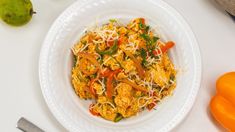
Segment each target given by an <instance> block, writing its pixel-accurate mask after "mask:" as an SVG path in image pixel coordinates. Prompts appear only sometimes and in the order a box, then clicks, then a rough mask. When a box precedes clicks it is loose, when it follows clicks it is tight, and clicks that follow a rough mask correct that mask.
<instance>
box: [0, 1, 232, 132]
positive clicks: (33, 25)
mask: <svg viewBox="0 0 235 132" xmlns="http://www.w3.org/2000/svg"><path fill="white" fill-rule="evenodd" d="M165 1H166V2H167V3H169V4H170V5H171V6H173V7H174V8H175V9H176V10H178V11H179V12H180V13H181V14H182V16H183V17H184V18H185V19H186V21H187V22H188V23H189V25H191V28H192V30H193V32H194V33H195V36H196V38H197V40H198V43H199V46H200V49H201V55H202V64H203V72H202V83H201V88H200V91H199V93H198V96H197V99H196V102H195V104H194V106H193V108H192V111H191V112H190V113H189V115H188V116H187V117H186V118H185V120H184V121H183V122H182V123H181V124H180V125H179V126H177V127H176V128H175V129H174V130H173V131H175V132H188V131H190V132H198V131H224V129H223V128H221V127H220V126H219V125H218V124H217V123H216V122H214V120H213V119H212V117H211V115H210V112H209V108H208V104H209V101H210V98H211V96H213V94H214V93H215V81H216V78H218V76H219V75H221V74H223V73H224V72H228V71H235V22H234V21H233V20H232V19H231V18H230V17H229V16H228V15H227V14H226V13H225V12H224V11H223V10H222V9H220V7H219V6H218V5H217V4H216V3H214V1H213V0H165ZM32 2H33V5H34V9H35V11H36V12H37V14H36V15H35V16H34V17H33V19H32V21H31V22H30V23H29V24H27V25H25V26H23V27H18V28H15V27H10V26H8V25H6V24H4V23H3V22H0V130H1V131H4V132H18V131H20V130H18V129H16V128H15V127H16V122H17V120H18V119H19V118H20V117H21V116H24V117H26V118H27V119H29V120H30V121H32V122H34V123H35V124H37V125H38V126H40V127H41V128H42V129H44V130H46V131H50V132H57V131H58V132H64V131H66V130H65V129H64V128H63V127H62V126H61V125H60V124H59V123H58V122H57V121H56V119H55V118H54V117H53V116H52V114H51V113H50V111H49V109H48V108H47V106H46V103H45V102H44V99H43V96H42V93H41V90H40V85H39V79H38V58H39V53H40V48H41V45H42V42H43V39H44V37H45V35H46V33H47V31H48V29H49V28H50V26H51V24H52V23H53V21H54V20H55V19H56V18H57V17H58V15H59V14H60V13H61V12H62V11H63V10H64V9H65V8H66V7H68V6H69V5H70V4H71V3H73V0H33V1H32Z"/></svg>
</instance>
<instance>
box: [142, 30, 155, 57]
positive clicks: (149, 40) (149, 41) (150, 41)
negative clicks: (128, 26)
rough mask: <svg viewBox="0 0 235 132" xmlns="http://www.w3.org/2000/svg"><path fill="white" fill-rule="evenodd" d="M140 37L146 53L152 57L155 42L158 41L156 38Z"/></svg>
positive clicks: (143, 35)
mask: <svg viewBox="0 0 235 132" xmlns="http://www.w3.org/2000/svg"><path fill="white" fill-rule="evenodd" d="M140 37H142V38H143V39H144V40H145V41H146V48H147V50H148V53H149V54H150V55H151V56H152V57H154V56H155V55H154V54H153V50H155V48H156V47H155V46H156V42H157V40H158V39H159V38H158V37H156V36H154V37H152V38H151V37H150V36H149V35H148V34H145V33H143V34H141V35H140Z"/></svg>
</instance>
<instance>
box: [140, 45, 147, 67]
mask: <svg viewBox="0 0 235 132" xmlns="http://www.w3.org/2000/svg"><path fill="white" fill-rule="evenodd" d="M140 56H141V57H142V62H141V64H142V65H143V66H146V64H147V61H146V57H147V52H146V51H145V49H143V48H141V49H140Z"/></svg>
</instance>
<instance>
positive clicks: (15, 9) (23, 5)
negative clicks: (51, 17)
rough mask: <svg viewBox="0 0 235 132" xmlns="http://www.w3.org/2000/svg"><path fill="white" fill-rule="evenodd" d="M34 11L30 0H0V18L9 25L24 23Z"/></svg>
mask: <svg viewBox="0 0 235 132" xmlns="http://www.w3.org/2000/svg"><path fill="white" fill-rule="evenodd" d="M34 13H35V12H34V11H33V5H32V3H31V1H30V0H0V18H1V19H2V20H3V21H4V22H6V23H7V24H9V25H12V26H21V25H24V24H26V23H28V22H29V21H30V20H31V18H32V15H33V14H34Z"/></svg>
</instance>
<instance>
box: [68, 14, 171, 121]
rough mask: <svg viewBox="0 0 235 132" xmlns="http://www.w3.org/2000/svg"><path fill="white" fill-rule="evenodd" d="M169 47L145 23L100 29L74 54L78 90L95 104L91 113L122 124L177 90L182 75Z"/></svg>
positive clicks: (77, 46) (88, 35)
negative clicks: (178, 76) (179, 74)
mask: <svg viewBox="0 0 235 132" xmlns="http://www.w3.org/2000/svg"><path fill="white" fill-rule="evenodd" d="M174 45H175V43H174V42H173V41H168V42H163V41H161V40H160V38H159V37H158V36H157V35H155V34H154V31H153V29H151V28H150V26H148V25H147V24H146V22H145V19H144V18H136V19H134V20H132V21H131V22H130V23H128V24H127V25H123V24H120V22H118V21H117V20H114V19H112V20H110V22H109V23H107V24H105V25H102V26H96V27H94V28H92V29H90V30H88V31H86V32H85V34H84V35H83V36H82V37H81V39H80V40H79V42H78V43H77V44H75V45H74V46H73V48H72V51H73V54H74V67H73V69H72V84H73V87H74V90H75V92H76V94H77V95H78V96H79V97H80V98H81V99H92V101H93V103H92V104H90V107H89V111H90V113H91V114H93V115H95V116H100V117H102V118H104V119H106V120H110V121H114V122H118V121H120V120H122V119H124V118H128V117H131V116H134V115H137V114H138V113H139V112H141V111H143V110H144V109H148V110H149V111H150V110H152V109H154V108H155V107H156V105H157V104H158V103H159V102H160V101H161V100H162V99H163V98H164V97H166V96H169V95H171V94H172V91H173V90H174V89H175V87H176V70H175V68H174V65H173V63H172V62H171V60H170V58H169V56H168V54H167V51H168V50H170V49H171V48H172V47H173V46H174Z"/></svg>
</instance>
